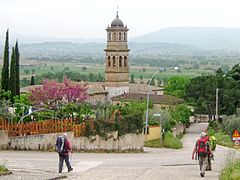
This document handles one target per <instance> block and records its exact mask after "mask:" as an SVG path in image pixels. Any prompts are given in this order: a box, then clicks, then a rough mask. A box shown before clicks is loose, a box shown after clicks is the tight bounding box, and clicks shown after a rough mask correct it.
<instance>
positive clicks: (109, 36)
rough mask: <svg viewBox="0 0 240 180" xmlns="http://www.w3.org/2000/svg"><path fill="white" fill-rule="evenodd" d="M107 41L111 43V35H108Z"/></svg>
mask: <svg viewBox="0 0 240 180" xmlns="http://www.w3.org/2000/svg"><path fill="white" fill-rule="evenodd" d="M108 40H109V41H111V33H109V34H108Z"/></svg>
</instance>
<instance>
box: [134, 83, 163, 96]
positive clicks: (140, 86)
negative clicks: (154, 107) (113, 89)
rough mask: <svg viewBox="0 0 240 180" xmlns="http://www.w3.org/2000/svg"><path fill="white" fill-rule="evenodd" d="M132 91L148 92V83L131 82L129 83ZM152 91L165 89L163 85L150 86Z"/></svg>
mask: <svg viewBox="0 0 240 180" xmlns="http://www.w3.org/2000/svg"><path fill="white" fill-rule="evenodd" d="M129 89H130V90H129V91H130V93H137V94H138V93H140V94H147V92H148V84H139V83H133V84H132V83H130V84H129ZM149 89H150V92H152V91H159V90H163V89H162V88H161V87H156V86H151V85H150V86H149Z"/></svg>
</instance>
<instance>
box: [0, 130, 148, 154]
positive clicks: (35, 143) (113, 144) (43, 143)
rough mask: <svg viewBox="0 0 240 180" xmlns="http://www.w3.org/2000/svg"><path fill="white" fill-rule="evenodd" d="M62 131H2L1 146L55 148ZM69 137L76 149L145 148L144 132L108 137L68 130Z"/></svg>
mask: <svg viewBox="0 0 240 180" xmlns="http://www.w3.org/2000/svg"><path fill="white" fill-rule="evenodd" d="M59 135H62V133H61V134H60V133H51V134H42V135H28V136H19V137H8V135H7V133H5V132H4V131H1V132H0V148H1V149H15V150H54V149H55V144H56V138H57V136H59ZM68 139H69V141H70V143H71V144H72V147H73V150H74V151H81V150H109V151H124V150H143V142H144V135H143V134H131V133H129V134H126V135H123V136H120V137H119V136H118V132H112V133H109V134H108V137H107V139H104V138H102V137H100V136H98V135H97V136H92V137H89V138H88V137H74V134H73V133H72V132H68Z"/></svg>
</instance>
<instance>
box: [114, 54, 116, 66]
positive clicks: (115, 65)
mask: <svg viewBox="0 0 240 180" xmlns="http://www.w3.org/2000/svg"><path fill="white" fill-rule="evenodd" d="M113 67H116V59H115V56H113Z"/></svg>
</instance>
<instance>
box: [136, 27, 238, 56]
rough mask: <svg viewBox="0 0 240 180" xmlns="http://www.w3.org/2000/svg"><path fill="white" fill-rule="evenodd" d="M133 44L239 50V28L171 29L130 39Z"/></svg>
mask: <svg viewBox="0 0 240 180" xmlns="http://www.w3.org/2000/svg"><path fill="white" fill-rule="evenodd" d="M131 41H133V42H151V43H152V42H164V43H177V44H188V45H191V46H195V47H196V48H201V49H206V50H228V51H239V50H240V28H221V27H173V28H166V29H161V30H159V31H155V32H152V33H149V34H146V35H144V36H140V37H136V38H133V39H131Z"/></svg>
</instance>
